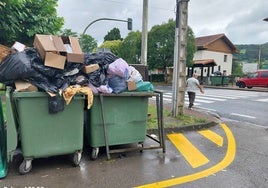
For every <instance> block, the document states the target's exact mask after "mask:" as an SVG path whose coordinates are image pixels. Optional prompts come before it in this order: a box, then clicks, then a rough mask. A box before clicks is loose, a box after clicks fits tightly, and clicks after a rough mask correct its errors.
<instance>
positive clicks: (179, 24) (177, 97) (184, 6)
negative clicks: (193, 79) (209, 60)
mask: <svg viewBox="0 0 268 188" xmlns="http://www.w3.org/2000/svg"><path fill="white" fill-rule="evenodd" d="M188 2H189V0H176V5H177V11H176V30H175V37H176V38H175V42H176V43H175V45H174V69H173V70H174V74H173V86H172V87H173V96H172V98H173V100H172V102H173V104H172V115H173V117H177V116H178V115H183V114H184V96H185V85H186V82H185V81H186V57H187V55H186V54H187V28H188V23H187V21H188Z"/></svg>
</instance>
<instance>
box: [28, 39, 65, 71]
mask: <svg viewBox="0 0 268 188" xmlns="http://www.w3.org/2000/svg"><path fill="white" fill-rule="evenodd" d="M33 45H34V47H35V48H36V49H37V51H38V53H39V54H40V56H41V58H42V59H43V60H44V61H45V63H44V64H45V65H46V66H49V67H54V68H58V69H64V65H65V61H66V53H67V50H66V49H65V47H64V44H63V41H62V39H61V37H59V36H53V35H41V34H36V35H35V38H34V44H33Z"/></svg>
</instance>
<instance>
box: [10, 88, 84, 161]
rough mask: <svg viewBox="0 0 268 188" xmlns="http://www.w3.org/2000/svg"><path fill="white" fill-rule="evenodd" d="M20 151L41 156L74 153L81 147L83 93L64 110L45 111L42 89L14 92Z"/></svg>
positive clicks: (46, 100) (44, 94)
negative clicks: (39, 90)
mask: <svg viewBox="0 0 268 188" xmlns="http://www.w3.org/2000/svg"><path fill="white" fill-rule="evenodd" d="M13 97H14V99H15V104H16V109H17V114H18V122H19V130H20V139H21V147H22V154H23V156H24V158H40V157H49V156H55V155H63V154H70V153H74V152H75V151H77V150H82V148H83V122H84V97H79V96H78V97H75V98H74V99H72V101H71V103H70V104H69V105H67V106H66V105H65V108H64V110H63V111H61V112H58V113H55V114H50V113H49V112H48V95H47V94H46V93H43V92H14V93H13Z"/></svg>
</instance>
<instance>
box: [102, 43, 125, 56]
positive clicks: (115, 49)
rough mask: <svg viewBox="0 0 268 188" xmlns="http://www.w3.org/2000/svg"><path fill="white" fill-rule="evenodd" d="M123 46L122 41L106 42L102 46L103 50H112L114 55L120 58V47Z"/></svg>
mask: <svg viewBox="0 0 268 188" xmlns="http://www.w3.org/2000/svg"><path fill="white" fill-rule="evenodd" d="M121 44H122V41H121V40H111V41H105V42H104V43H102V45H101V46H100V47H101V48H108V49H110V50H111V52H112V53H114V54H115V55H117V56H118V51H119V47H120V45H121Z"/></svg>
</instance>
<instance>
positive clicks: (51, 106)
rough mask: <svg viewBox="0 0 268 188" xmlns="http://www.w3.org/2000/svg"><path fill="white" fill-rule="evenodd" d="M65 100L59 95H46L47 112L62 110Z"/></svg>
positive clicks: (54, 112) (53, 112)
mask: <svg viewBox="0 0 268 188" xmlns="http://www.w3.org/2000/svg"><path fill="white" fill-rule="evenodd" d="M64 104H65V101H64V99H63V97H61V96H58V95H57V96H54V97H48V113H50V114H56V113H58V112H61V111H63V110H64Z"/></svg>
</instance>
